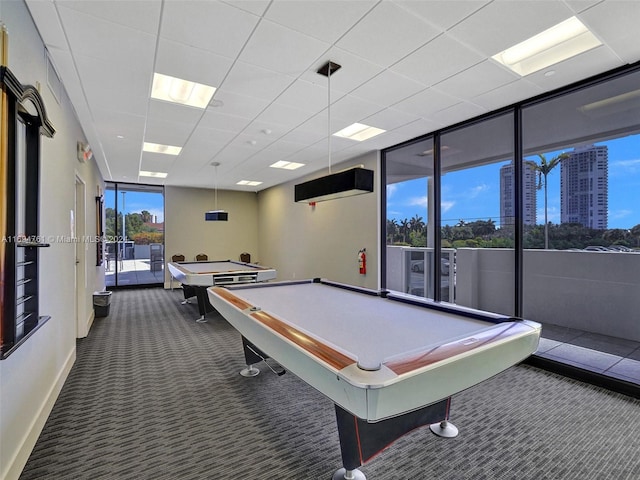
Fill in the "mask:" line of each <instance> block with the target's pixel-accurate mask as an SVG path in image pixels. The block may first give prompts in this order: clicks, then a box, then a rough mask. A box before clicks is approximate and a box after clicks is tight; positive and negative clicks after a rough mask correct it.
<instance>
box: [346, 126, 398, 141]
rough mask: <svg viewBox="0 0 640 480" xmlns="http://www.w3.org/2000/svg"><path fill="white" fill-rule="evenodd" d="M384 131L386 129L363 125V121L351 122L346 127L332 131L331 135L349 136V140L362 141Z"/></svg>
mask: <svg viewBox="0 0 640 480" xmlns="http://www.w3.org/2000/svg"><path fill="white" fill-rule="evenodd" d="M384 132H386V130H382V129H381V128H376V127H370V126H369V125H365V124H363V123H353V124H351V125H349V126H348V127H345V128H343V129H342V130H340V131H339V132H336V133H334V134H333V135H334V136H336V137H342V138H349V139H351V140H356V141H358V142H362V141H364V140H368V139H370V138H372V137H375V136H376V135H380V134H381V133H384Z"/></svg>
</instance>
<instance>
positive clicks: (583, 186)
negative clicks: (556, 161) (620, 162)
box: [560, 145, 609, 229]
mask: <svg viewBox="0 0 640 480" xmlns="http://www.w3.org/2000/svg"><path fill="white" fill-rule="evenodd" d="M608 169H609V149H608V147H607V146H606V145H598V146H594V145H587V146H583V147H578V148H575V149H574V150H573V152H571V153H569V157H568V158H567V159H565V160H562V161H561V162H560V216H561V221H562V223H580V224H582V225H584V226H585V227H589V228H596V229H606V228H607V224H608V208H609V173H608Z"/></svg>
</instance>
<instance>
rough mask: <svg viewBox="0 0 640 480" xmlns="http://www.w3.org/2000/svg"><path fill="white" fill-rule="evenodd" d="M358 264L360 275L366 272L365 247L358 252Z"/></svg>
mask: <svg viewBox="0 0 640 480" xmlns="http://www.w3.org/2000/svg"><path fill="white" fill-rule="evenodd" d="M358 266H359V269H360V275H366V274H367V249H366V248H363V249H362V250H360V251H359V252H358Z"/></svg>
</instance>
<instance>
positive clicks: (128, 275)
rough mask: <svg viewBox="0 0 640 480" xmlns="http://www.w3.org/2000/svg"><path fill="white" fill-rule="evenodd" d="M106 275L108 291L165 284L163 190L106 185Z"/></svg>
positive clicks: (152, 187)
mask: <svg viewBox="0 0 640 480" xmlns="http://www.w3.org/2000/svg"><path fill="white" fill-rule="evenodd" d="M105 217H106V218H105V237H106V238H105V242H106V244H105V275H106V285H107V286H108V287H126V286H135V285H149V284H158V285H161V284H162V283H163V282H164V189H163V187H162V186H156V185H133V184H126V183H107V185H106V190H105Z"/></svg>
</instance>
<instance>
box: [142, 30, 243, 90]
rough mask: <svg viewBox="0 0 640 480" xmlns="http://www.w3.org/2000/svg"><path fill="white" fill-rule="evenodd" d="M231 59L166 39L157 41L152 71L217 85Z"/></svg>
mask: <svg viewBox="0 0 640 480" xmlns="http://www.w3.org/2000/svg"><path fill="white" fill-rule="evenodd" d="M232 64H233V61H232V60H231V59H230V58H228V57H225V56H222V55H219V54H216V53H213V52H209V51H206V50H203V49H201V48H196V47H192V46H190V45H186V44H184V43H179V42H175V41H172V40H167V39H160V40H159V41H158V50H157V53H156V63H155V66H154V71H155V72H158V73H162V74H164V75H170V76H172V77H177V78H182V79H184V80H189V81H190V82H198V83H203V84H205V85H210V86H212V87H216V88H217V87H219V86H220V84H221V83H222V80H224V78H225V77H226V76H227V74H228V73H229V69H230V68H231V65H232Z"/></svg>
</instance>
